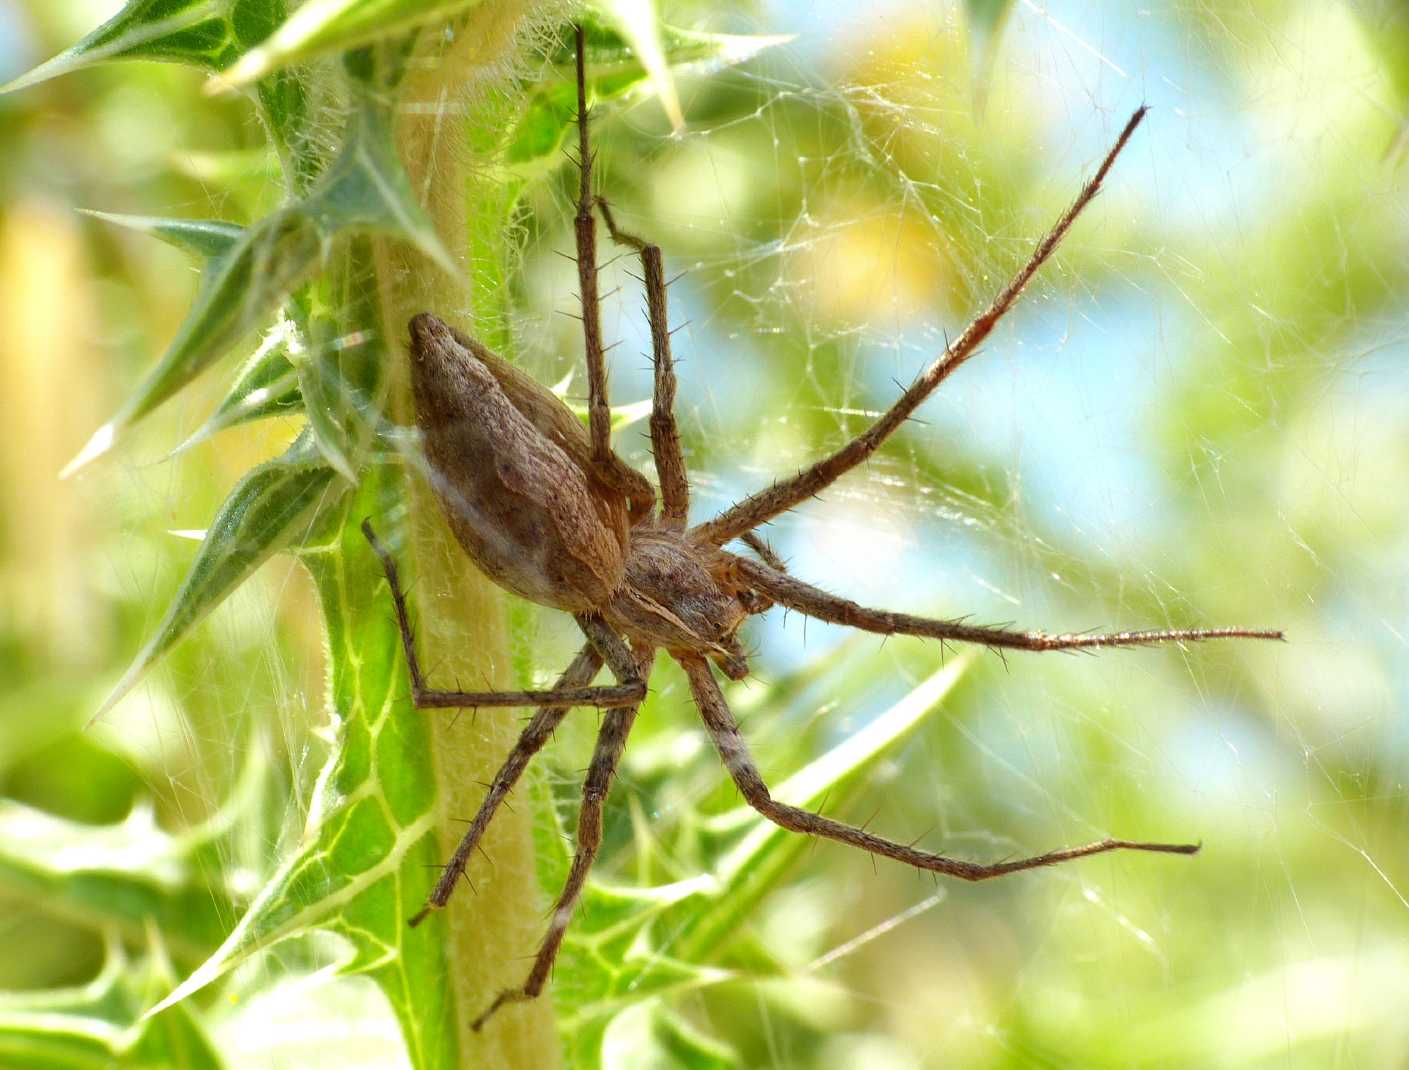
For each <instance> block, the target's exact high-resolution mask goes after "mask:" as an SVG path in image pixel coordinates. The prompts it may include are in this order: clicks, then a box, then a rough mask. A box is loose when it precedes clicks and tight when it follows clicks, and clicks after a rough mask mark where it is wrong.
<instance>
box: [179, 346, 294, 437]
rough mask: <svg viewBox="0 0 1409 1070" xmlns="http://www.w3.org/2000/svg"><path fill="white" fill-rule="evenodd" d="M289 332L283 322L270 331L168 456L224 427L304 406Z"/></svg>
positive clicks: (288, 414)
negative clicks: (220, 396)
mask: <svg viewBox="0 0 1409 1070" xmlns="http://www.w3.org/2000/svg"><path fill="white" fill-rule="evenodd" d="M292 331H293V325H292V324H291V323H289V322H287V321H285V322H283V323H281V324H280V325H279V326H278V327H276V328H275V329H274V330H273V331H271V332H270V334H269V335H268V336H267V337H266V338H265V340H264V342H263V343H262V344H261V345H260V347H259V349H258V350H257V351H256V352H255V354H254V355H253V356H252V357H250V359H249V360H248V361H246V362H245V366H244V367H243V368H242V369H241V370H240V374H239V375H238V376H237V377H236V379H235V384H234V385H233V386H232V387H230V390H229V392H228V393H227V394H226V395H225V397H224V398H223V399H222V400H221V402H220V404H219V405H217V406H216V408H215V411H214V412H213V413H211V414H210V417H209V418H208V419H207V420H206V422H205V423H203V424H202V425H201V426H200V427H199V428H198V429H197V430H196V431H195V433H194V434H192V435H191V436H190V437H189V438H187V439H186V441H185V442H183V443H181V445H179V446H177V447H176V448H175V449H174V450H172V451H171V456H173V457H174V456H176V455H177V454H180V453H185V452H186V451H187V450H189V449H191V448H192V447H193V446H197V445H199V444H200V443H202V442H205V441H207V440H208V439H210V438H213V437H214V436H216V435H218V434H219V433H220V432H221V431H224V430H225V429H226V428H230V427H237V426H239V425H240V424H247V423H253V422H254V421H255V420H263V419H266V418H267V417H270V416H290V415H292V414H294V413H296V412H298V411H299V410H300V409H302V408H303V397H302V395H301V394H300V393H299V388H298V372H297V371H296V370H295V368H294V365H293V362H292V361H291V360H290V359H289V335H290V334H291V332H292Z"/></svg>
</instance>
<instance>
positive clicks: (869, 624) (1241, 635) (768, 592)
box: [730, 555, 1282, 650]
mask: <svg viewBox="0 0 1409 1070" xmlns="http://www.w3.org/2000/svg"><path fill="white" fill-rule="evenodd" d="M730 557H731V559H732V561H733V563H734V564H735V565H736V566H737V568H738V574H739V576H740V577H741V578H743V579H744V580H746V581H748V582H749V583H750V584H752V585H753V587H754V589H755V590H756V591H758V592H759V593H761V594H763V595H765V596H766V597H767V598H769V599H771V600H772V601H773V602H776V603H778V604H779V605H784V606H787V607H788V608H789V609H795V610H797V611H798V612H800V613H805V614H807V615H808V616H809V617H816V618H817V619H818V620H825V621H829V622H830V623H832V624H845V625H849V626H850V627H852V628H860V629H861V630H862V631H866V632H876V633H878V634H880V635H919V636H924V637H926V638H929V639H940V640H946V639H948V640H953V641H955V642H960V643H982V644H983V645H984V646H989V647H998V648H1000V649H1011V650H1078V649H1081V648H1085V647H1104V646H1145V645H1148V644H1150V643H1171V642H1195V641H1198V640H1201V639H1281V638H1282V633H1281V632H1280V631H1276V630H1272V629H1262V628H1172V629H1166V630H1162V631H1138V632H1105V633H1101V632H1087V633H1080V634H1071V633H1066V634H1056V635H1053V634H1048V633H1046V632H1025V631H1017V630H1014V629H1010V628H985V627H981V626H979V625H973V624H965V623H963V622H962V621H953V620H935V619H933V618H930V617H914V616H911V615H910V614H908V613H892V612H890V611H889V610H885V609H868V608H867V607H865V606H862V605H858V604H857V603H855V602H853V601H851V600H850V599H847V598H841V597H838V596H837V595H834V594H828V593H827V592H826V591H824V590H821V589H820V588H818V587H813V586H812V585H811V584H808V583H803V582H802V581H801V580H799V579H795V578H793V577H792V576H788V575H785V574H783V573H782V572H778V571H776V570H774V569H772V568H769V567H768V566H767V565H764V564H761V563H759V562H757V561H750V560H749V559H747V558H744V557H734V556H733V555H730Z"/></svg>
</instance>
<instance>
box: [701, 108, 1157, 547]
mask: <svg viewBox="0 0 1409 1070" xmlns="http://www.w3.org/2000/svg"><path fill="white" fill-rule="evenodd" d="M1145 111H1146V109H1145V108H1143V107H1141V108H1139V109H1138V110H1137V111H1136V112H1135V114H1134V115H1132V116H1131V117H1130V120H1129V121H1128V122H1127V123H1126V124H1125V129H1123V130H1122V131H1121V132H1120V136H1119V137H1118V138H1117V139H1116V142H1115V144H1114V145H1113V146H1112V147H1111V150H1110V151H1109V152H1108V153H1106V157H1105V159H1104V160H1103V161H1102V162H1101V166H1100V167H1098V168H1097V169H1096V173H1095V174H1094V175H1093V176H1091V178H1090V179H1089V180H1087V182H1086V184H1085V185H1084V186H1082V188H1081V192H1080V193H1079V194H1077V197H1076V200H1075V201H1073V202H1072V204H1071V206H1070V207H1069V208H1067V210H1066V211H1065V212H1063V213H1062V215H1061V217H1060V218H1059V219H1058V220H1057V222H1056V224H1055V225H1053V227H1052V229H1051V230H1049V231H1048V232H1047V234H1046V235H1045V236H1044V237H1043V238H1042V240H1041V241H1039V242H1038V243H1037V247H1036V249H1034V250H1033V252H1032V255H1031V256H1030V257H1029V258H1028V260H1027V262H1026V263H1025V264H1024V265H1023V266H1022V267H1021V268H1019V269H1018V273H1017V274H1016V275H1014V276H1013V277H1012V279H1011V280H1009V282H1008V285H1007V286H1005V287H1003V289H1002V291H1000V292H999V294H998V296H997V297H995V298H994V299H993V303H992V304H991V305H989V306H988V309H987V310H986V311H984V312H983V313H981V314H980V315H979V316H978V318H977V319H975V320H974V321H973V322H972V323H970V324H969V325H968V326H967V327H966V328H964V333H963V334H961V335H959V337H958V338H956V339H954V341H953V342H951V343H950V344H949V345H948V346H947V347H946V348H945V350H944V352H943V353H941V354H940V355H939V356H938V357H937V358H936V359H935V360H934V362H933V363H932V364H930V366H929V367H928V368H926V369H925V370H924V371H923V372H921V373H920V376H919V378H917V379H916V380H915V382H914V383H912V384H911V385H910V387H909V389H907V390H906V391H905V392H904V393H903V394H901V396H900V397H899V399H898V400H897V401H896V402H895V404H894V405H892V406H891V407H890V409H889V410H888V411H887V412H886V413H885V414H884V415H882V416H881V417H880V418H879V419H878V420H877V421H876V422H875V423H874V424H872V425H871V426H870V427H869V428H867V429H866V430H865V431H863V432H862V433H861V434H860V435H857V436H856V438H854V439H852V440H851V441H850V442H848V443H847V444H846V445H844V446H842V447H841V448H840V449H838V450H837V451H836V452H835V453H833V454H831V456H829V457H824V458H823V459H822V460H820V461H818V462H817V463H816V464H814V465H812V466H811V467H810V468H807V469H804V470H803V471H801V472H799V473H798V474H797V475H795V476H792V477H791V478H789V479H782V480H779V481H778V482H776V483H774V484H773V485H772V486H771V487H766V488H764V489H763V490H761V491H758V492H757V493H755V494H752V495H750V496H749V497H747V498H745V499H744V500H743V501H741V502H738V503H737V504H735V505H733V506H731V507H730V508H728V509H726V510H725V511H724V512H722V513H720V514H719V515H718V516H717V517H715V518H714V519H713V520H710V521H707V522H706V523H704V524H700V525H698V526H697V527H695V528H694V529H692V531H691V535H692V536H694V537H696V538H698V539H699V540H700V541H702V542H709V543H713V544H714V545H715V546H722V545H723V544H724V543H726V542H728V541H729V540H730V539H733V538H737V537H738V536H740V535H742V534H743V533H744V532H746V531H750V530H752V529H753V528H756V527H758V525H759V524H763V523H765V522H767V521H768V520H770V519H772V518H773V517H775V516H777V515H778V514H779V513H783V512H786V511H787V510H789V509H791V508H793V506H795V505H798V504H800V503H801V502H804V501H806V500H807V499H808V498H810V497H812V496H813V495H815V494H817V493H818V492H819V491H821V490H823V489H824V488H826V487H828V486H830V485H831V484H832V483H834V482H836V480H837V479H839V478H840V477H841V476H842V475H844V474H845V473H846V472H849V471H850V470H851V469H852V468H855V467H856V466H857V465H858V464H860V463H861V462H862V461H864V460H866V458H868V457H869V456H871V454H873V453H874V452H875V451H876V450H877V449H878V448H879V447H880V445H881V444H882V443H883V442H885V440H886V439H887V438H889V437H890V436H891V434H892V433H893V432H894V431H895V430H896V429H897V428H898V427H900V425H901V424H903V423H904V422H905V421H906V420H907V419H909V418H910V415H911V414H912V413H913V412H914V411H915V410H916V409H917V408H918V407H919V406H920V403H921V402H923V401H924V400H925V399H926V398H927V397H929V396H930V394H932V393H933V392H934V390H935V388H936V387H938V386H939V384H940V383H942V382H944V380H945V379H947V378H948V377H949V376H950V374H951V373H952V372H953V371H954V370H955V369H956V368H958V367H959V366H960V365H961V364H963V363H964V362H965V361H966V360H968V359H969V358H970V357H971V356H973V355H974V353H975V352H976V351H977V350H978V347H979V345H980V344H981V343H982V342H983V340H984V339H985V338H987V337H988V335H989V334H990V333H991V332H992V330H993V328H994V327H996V326H997V325H998V321H999V320H1001V319H1002V318H1003V316H1004V315H1005V314H1006V313H1007V311H1008V310H1009V309H1010V308H1011V307H1012V306H1013V303H1014V302H1016V301H1017V299H1018V297H1019V295H1020V294H1021V293H1022V291H1023V288H1024V287H1025V286H1026V285H1027V284H1028V282H1029V281H1030V280H1031V279H1032V276H1033V275H1034V274H1036V272H1037V269H1038V268H1040V267H1041V266H1042V265H1043V264H1044V263H1045V262H1046V261H1047V259H1048V258H1049V257H1050V256H1051V255H1052V252H1053V250H1055V249H1056V248H1057V246H1058V244H1060V243H1061V240H1062V238H1064V237H1065V236H1066V233H1067V231H1068V230H1070V229H1071V225H1072V224H1073V223H1074V222H1076V218H1077V216H1079V215H1080V214H1081V212H1082V210H1083V209H1084V208H1085V207H1086V206H1087V205H1088V204H1090V203H1091V200H1092V199H1093V198H1094V197H1095V196H1096V194H1097V193H1098V192H1099V191H1100V189H1101V183H1102V182H1103V181H1104V180H1105V177H1106V174H1107V173H1108V172H1109V171H1110V169H1111V165H1112V164H1114V163H1115V159H1116V157H1117V156H1119V155H1120V151H1121V150H1122V149H1123V148H1125V145H1126V142H1128V141H1129V140H1130V136H1131V134H1133V133H1134V132H1135V128H1136V127H1137V126H1139V125H1140V121H1141V120H1142V119H1143V118H1144V117H1145Z"/></svg>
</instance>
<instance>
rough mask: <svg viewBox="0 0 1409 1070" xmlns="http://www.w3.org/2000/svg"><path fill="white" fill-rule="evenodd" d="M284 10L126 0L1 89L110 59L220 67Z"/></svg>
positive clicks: (249, 1) (271, 1)
mask: <svg viewBox="0 0 1409 1070" xmlns="http://www.w3.org/2000/svg"><path fill="white" fill-rule="evenodd" d="M284 13H285V6H284V0H129V2H128V3H127V5H126V6H124V7H123V9H122V10H121V11H119V12H118V13H117V14H116V15H114V16H113V17H112V18H111V19H109V20H108V21H107V22H105V23H103V25H102V26H100V27H98V29H96V30H94V31H93V32H92V33H90V34H89V35H88V36H87V37H85V38H84V39H83V40H82V41H80V42H78V44H76V45H74V46H73V47H72V48H70V49H68V50H66V51H64V52H61V53H59V55H57V56H55V57H54V58H53V59H51V60H49V61H48V62H46V63H41V64H40V65H39V66H38V67H35V68H34V69H33V70H31V71H29V72H27V73H25V74H22V75H20V76H19V77H18V78H16V79H15V80H14V81H12V82H10V83H9V84H7V85H5V86H0V93H9V92H13V91H15V90H17V89H24V88H26V87H27V86H32V85H35V84H37V83H39V82H43V81H47V80H48V79H50V78H57V77H58V76H59V75H61V74H68V73H69V72H71V71H75V70H79V69H81V68H83V67H88V66H91V65H93V64H95V63H102V62H104V61H106V60H112V59H154V60H167V61H170V62H175V63H187V64H190V65H192V66H195V67H201V68H204V69H206V70H211V71H216V70H220V69H221V68H222V67H226V66H228V65H229V64H231V63H233V62H235V61H236V60H237V59H238V58H239V57H240V56H242V55H244V54H245V53H246V52H247V51H248V50H249V49H250V48H251V47H253V46H254V45H255V44H257V43H258V42H260V41H262V40H264V38H266V37H268V36H269V34H270V33H272V32H273V31H274V28H275V27H276V26H278V25H279V23H281V22H282V21H283V20H284Z"/></svg>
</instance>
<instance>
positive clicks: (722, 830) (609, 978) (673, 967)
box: [557, 656, 973, 1066]
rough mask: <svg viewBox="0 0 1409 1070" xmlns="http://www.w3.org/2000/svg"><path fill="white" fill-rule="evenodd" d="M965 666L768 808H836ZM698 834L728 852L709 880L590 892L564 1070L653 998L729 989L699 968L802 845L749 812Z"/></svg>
mask: <svg viewBox="0 0 1409 1070" xmlns="http://www.w3.org/2000/svg"><path fill="white" fill-rule="evenodd" d="M972 660H973V659H972V658H971V657H968V656H962V657H958V658H953V659H950V660H949V662H948V664H946V665H945V666H943V667H942V668H940V669H938V670H937V671H935V672H934V673H932V674H931V675H930V676H929V677H927V678H926V679H924V680H922V681H921V682H920V683H919V684H917V685H916V686H915V687H914V688H912V689H911V691H910V692H909V694H907V695H906V696H905V697H903V698H902V699H900V701H898V702H897V703H895V704H894V705H893V706H892V707H891V708H890V709H889V710H887V711H885V712H884V713H882V714H881V715H880V716H878V717H877V718H875V720H873V721H871V722H870V724H868V725H867V726H866V727H865V728H864V729H862V730H861V731H860V732H858V733H856V734H855V735H852V736H850V737H849V738H847V739H846V740H844V741H842V742H841V743H839V744H837V745H836V746H835V747H833V748H832V749H831V750H830V751H828V752H827V753H825V754H823V755H822V756H821V757H819V758H817V759H816V760H815V761H813V762H811V763H810V764H808V765H807V766H806V767H804V768H803V769H802V770H800V771H799V772H797V773H795V774H794V775H793V776H791V777H789V778H787V779H786V780H784V781H783V782H782V783H780V784H778V785H777V786H776V787H775V788H774V789H773V792H772V794H773V797H774V798H776V799H780V800H782V801H784V802H788V803H791V804H793V805H795V806H804V807H817V806H819V805H821V803H822V800H823V799H826V801H827V807H828V809H829V810H831V809H837V808H840V807H842V806H844V805H845V803H846V801H847V800H848V799H849V798H850V797H851V796H852V795H853V794H854V793H855V792H856V790H857V789H858V788H859V787H860V785H861V784H862V782H863V781H864V779H865V776H866V774H867V773H868V772H869V771H871V770H872V769H874V768H875V766H876V764H877V763H878V762H879V761H881V760H882V759H883V758H884V757H886V755H888V754H890V753H892V752H894V751H895V750H896V749H897V748H899V747H900V746H901V745H903V744H904V742H905V741H906V740H907V739H909V738H910V737H911V736H912V735H913V734H914V732H915V731H916V730H917V729H918V728H919V727H920V726H921V725H922V724H923V723H924V721H925V720H926V718H928V717H929V716H931V715H932V714H933V713H934V712H935V711H937V710H939V709H941V708H942V706H943V701H944V698H945V696H946V695H948V694H949V692H950V691H951V690H953V688H954V687H955V685H957V684H958V682H959V680H960V679H961V678H962V677H963V675H964V673H965V671H966V670H967V669H968V666H969V665H970V664H971V662H972ZM704 831H706V832H707V833H709V834H712V835H713V836H724V837H727V838H728V839H729V840H730V841H731V842H730V845H728V846H727V847H726V849H725V850H724V851H723V853H722V854H721V855H720V856H719V857H718V858H717V860H716V862H715V864H714V866H713V867H712V871H711V872H708V873H698V874H696V875H694V876H689V877H686V878H684V879H682V880H679V881H676V882H674V883H671V884H665V885H656V886H654V887H646V888H623V887H613V886H609V885H605V884H603V883H600V882H591V883H589V885H588V891H587V894H586V896H585V897H584V904H583V908H582V909H581V910H580V911H579V914H578V918H579V919H580V920H579V921H577V922H575V928H574V930H573V931H571V932H570V933H569V935H568V938H567V940H566V942H565V943H564V949H563V955H562V958H561V959H560V961H559V964H558V970H557V977H558V981H557V984H558V986H559V989H560V990H561V991H570V992H571V993H572V996H571V1001H572V1005H573V1006H574V1007H575V1008H577V1010H576V1013H575V1014H574V1015H573V1016H572V1017H570V1018H568V1019H567V1021H566V1023H565V1024H566V1025H567V1027H568V1029H569V1032H570V1043H571V1046H572V1051H573V1053H574V1056H575V1060H574V1065H582V1066H588V1065H598V1064H599V1063H600V1061H601V1060H600V1055H599V1052H600V1049H601V1046H602V1037H603V1034H604V1033H605V1032H606V1031H607V1030H609V1029H613V1028H615V1019H614V1015H616V1014H617V1013H619V1011H620V1010H621V1009H623V1008H625V1009H630V1008H631V1007H633V1006H635V1005H639V1004H640V1003H641V1002H642V1001H643V1000H644V999H645V998H646V997H648V996H649V995H651V994H653V993H654V994H657V995H660V996H665V995H666V994H668V993H678V992H683V991H688V990H691V989H697V988H700V987H704V986H707V985H714V984H719V983H721V982H724V981H729V980H735V979H737V978H738V976H739V975H738V973H737V972H736V971H735V970H730V969H722V968H720V967H718V966H712V965H709V963H710V962H711V961H712V960H717V959H718V958H719V954H720V951H721V949H722V948H723V947H724V946H725V945H726V944H727V943H728V941H729V938H730V936H731V935H733V934H735V933H737V932H738V931H739V929H740V927H741V926H742V925H743V923H744V919H746V918H748V917H750V916H752V915H753V914H754V912H755V911H756V908H757V905H758V903H759V901H760V900H761V899H762V898H763V897H764V896H765V895H766V894H767V893H768V892H769V891H771V890H772V889H773V888H775V887H776V886H777V885H778V884H779V883H780V882H781V881H782V879H783V878H784V876H785V875H786V873H787V871H788V869H789V868H790V867H791V866H792V865H793V864H794V863H795V862H796V861H797V859H798V857H799V856H800V855H801V854H802V853H803V852H805V851H807V850H808V849H809V848H810V846H811V843H812V841H811V839H810V838H808V837H806V836H799V835H797V834H795V833H792V832H789V831H787V830H786V829H783V828H780V827H779V826H777V825H775V824H773V823H771V822H769V821H767V820H766V819H764V818H762V817H760V816H759V815H758V814H757V813H756V812H755V811H754V810H752V809H750V808H749V807H747V806H745V807H740V808H739V809H737V810H734V811H732V812H730V813H726V814H722V815H719V816H718V817H716V818H714V819H712V820H710V821H709V822H708V825H707V828H706V830H704ZM664 853H665V854H666V855H667V856H671V857H674V856H676V855H678V854H680V853H681V852H679V851H674V850H667V851H665V852H664ZM657 932H659V933H668V934H669V943H668V945H664V946H658V945H657V943H656V940H655V938H654V937H653V935H652V934H653V933H657ZM706 1050H707V1049H706ZM719 1057H720V1058H726V1055H725V1054H723V1053H719ZM703 1065H709V1064H708V1063H705V1064H703ZM725 1065H727V1063H726V1064H725Z"/></svg>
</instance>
